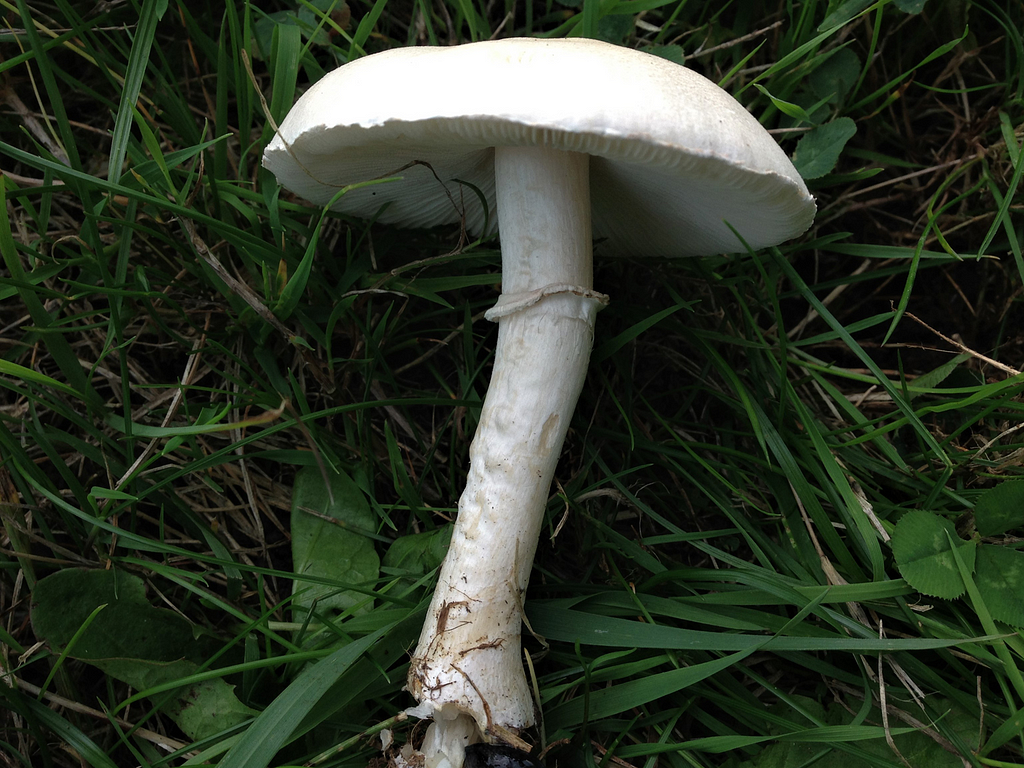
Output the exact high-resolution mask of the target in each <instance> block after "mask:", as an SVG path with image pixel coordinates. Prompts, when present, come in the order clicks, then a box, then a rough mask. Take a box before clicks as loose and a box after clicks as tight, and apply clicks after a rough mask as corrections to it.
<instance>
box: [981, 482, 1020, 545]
mask: <svg viewBox="0 0 1024 768" xmlns="http://www.w3.org/2000/svg"><path fill="white" fill-rule="evenodd" d="M974 524H975V526H976V527H977V529H978V533H980V534H981V535H982V536H998V535H999V534H1001V533H1006V532H1007V531H1012V530H1014V529H1016V528H1024V480H1006V481H1004V482H1002V483H1000V484H999V485H997V486H996V487H995V488H991V489H989V490H987V491H985V492H984V493H983V494H981V496H979V497H978V502H977V503H976V504H975V505H974Z"/></svg>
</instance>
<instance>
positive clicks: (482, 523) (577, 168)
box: [408, 147, 606, 766]
mask: <svg viewBox="0 0 1024 768" xmlns="http://www.w3.org/2000/svg"><path fill="white" fill-rule="evenodd" d="M588 163H589V157H587V156H586V155H582V154H576V153H570V152H562V151H558V150H549V149H543V148H533V147H530V148H525V147H524V148H516V147H513V148H498V149H496V150H495V177H496V184H497V204H498V221H499V226H500V228H501V247H502V291H503V293H502V296H501V298H500V299H499V301H498V303H497V304H496V305H495V307H494V308H492V309H491V310H490V312H489V313H488V318H489V319H493V320H497V322H498V323H499V329H498V346H497V350H496V353H495V361H494V370H493V372H492V374H491V382H490V386H489V388H488V392H487V396H486V398H485V400H484V404H483V409H482V411H481V414H480V422H479V425H478V426H477V431H476V434H475V436H474V438H473V443H472V446H471V447H470V469H469V476H468V480H467V484H466V489H465V491H464V492H463V494H462V497H461V498H460V500H459V514H458V519H457V521H456V524H455V530H454V532H453V534H452V542H451V547H450V549H449V551H448V555H447V557H446V558H445V561H444V563H443V565H442V566H441V572H440V574H439V577H438V584H437V588H436V591H435V592H434V597H433V600H432V602H431V604H430V609H429V610H428V612H427V619H426V622H425V623H424V626H423V630H422V632H421V634H420V639H419V644H418V645H417V647H416V651H415V653H414V654H413V658H412V663H411V665H410V668H409V678H408V687H409V690H410V691H412V693H413V695H414V696H415V697H416V699H417V700H418V701H419V702H420V707H419V708H418V709H419V711H420V712H421V713H422V714H425V715H426V714H429V715H431V716H433V717H434V720H435V723H434V726H432V728H433V729H434V730H433V731H432V733H431V735H430V737H429V739H428V741H430V746H429V748H428V747H427V745H425V752H426V751H427V750H428V749H429V751H433V752H435V753H443V754H444V755H446V756H447V759H448V760H449V762H450V763H451V764H452V765H454V766H459V765H461V763H462V754H461V750H462V749H463V748H464V746H465V744H466V743H467V742H469V741H471V740H475V738H477V737H476V735H469V736H467V735H466V732H467V728H466V721H465V718H466V716H468V717H471V718H472V719H473V721H475V724H476V727H477V728H478V729H479V731H480V732H481V733H482V734H490V735H491V737H492V738H494V737H497V738H499V739H500V738H501V737H502V735H503V734H508V733H511V734H514V733H516V732H517V731H518V730H519V729H521V728H525V727H528V726H530V725H532V724H534V722H535V721H536V719H535V713H534V703H533V699H532V696H531V695H530V690H529V686H528V685H527V681H526V675H525V673H524V670H523V663H522V658H521V651H520V630H521V623H522V605H523V600H524V596H525V592H526V586H527V583H528V581H529V577H530V570H531V568H532V565H533V556H534V553H535V551H536V548H537V539H538V536H539V533H540V528H541V525H542V523H543V518H544V508H545V505H546V502H547V498H548V493H549V490H550V486H551V480H552V478H553V476H554V472H555V466H556V465H557V463H558V456H559V454H560V453H561V449H562V443H563V441H564V439H565V435H566V432H567V430H568V428H569V423H570V420H571V417H572V413H573V411H574V410H575V408H576V401H577V399H578V398H579V394H580V391H581V389H582V387H583V381H584V378H585V377H586V371H587V364H588V363H589V360H590V349H591V345H592V343H593V337H594V320H595V316H596V314H597V311H598V309H600V307H601V305H602V304H603V303H605V302H606V298H605V297H603V296H601V295H600V294H596V293H595V292H594V291H593V288H592V286H593V268H592V259H591V247H592V246H591V234H590V191H589V166H588ZM427 759H428V763H427V764H428V766H429V765H431V755H430V754H429V753H428V754H427ZM434 764H443V763H438V762H436V761H435V762H434Z"/></svg>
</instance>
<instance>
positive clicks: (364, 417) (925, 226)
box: [0, 0, 1024, 768]
mask: <svg viewBox="0 0 1024 768" xmlns="http://www.w3.org/2000/svg"><path fill="white" fill-rule="evenodd" d="M3 9H4V10H3V12H4V15H5V21H6V24H5V27H4V31H3V32H0V45H2V46H3V60H2V62H0V70H2V72H3V81H2V90H3V97H4V104H5V106H6V109H5V110H4V112H3V115H2V117H0V120H2V121H3V129H2V132H0V140H2V143H0V158H2V159H0V168H2V171H3V178H2V183H3V193H4V205H3V206H2V207H0V255H2V257H3V261H4V272H3V276H2V279H0V297H2V300H3V301H2V304H0V310H2V328H3V333H2V334H0V340H2V343H3V347H2V357H0V383H2V385H3V392H4V394H3V399H2V401H0V414H2V416H0V522H2V525H3V538H2V541H0V565H2V580H0V606H2V614H0V618H2V623H0V643H2V649H3V658H2V661H0V663H2V666H3V670H2V676H0V679H2V681H3V685H0V697H2V706H3V711H4V716H3V720H2V729H0V741H2V742H3V746H2V747H0V754H2V756H3V759H4V761H5V764H9V765H33V766H35V765H42V766H50V765H53V766H65V765H90V766H121V765H146V766H164V765H186V764H218V765H222V766H228V767H229V766H243V765H244V766H247V767H256V766H261V765H285V764H309V763H311V764H316V765H325V766H333V765H338V766H341V765H353V766H354V765H365V764H367V762H368V761H370V760H371V759H373V758H374V757H375V756H377V755H379V754H380V752H379V741H377V740H375V738H372V736H371V735H372V734H374V733H376V732H378V731H379V730H381V729H382V728H384V727H385V726H386V727H389V728H391V729H394V730H395V733H396V737H397V738H398V741H399V742H401V741H403V740H405V739H406V738H416V737H417V735H418V731H417V729H416V727H415V726H414V725H413V724H412V723H410V722H407V721H406V722H403V721H402V720H401V717H400V714H399V713H400V712H401V711H402V709H404V708H405V707H406V706H408V705H409V704H411V701H409V699H408V698H407V696H406V695H405V694H404V693H403V692H402V690H401V688H402V684H403V682H404V669H405V663H406V661H407V653H408V650H409V649H410V647H411V645H412V644H413V643H414V641H415V638H416V636H417V634H418V629H419V623H420V621H421V620H422V615H423V610H424V608H425V604H424V601H425V599H426V597H427V596H428V595H429V590H430V588H431V586H432V582H431V579H432V577H433V573H434V569H435V568H436V565H437V563H438V562H439V559H440V557H441V553H443V551H444V547H445V536H446V531H447V527H446V525H447V521H448V520H450V518H451V517H452V515H453V514H454V507H455V503H456V499H457V494H458V492H459V489H461V487H462V486H463V484H464V483H463V478H464V475H465V471H466V451H467V448H468V444H469V440H470V438H471V437H472V434H473V429H474V426H475V420H476V414H477V412H478V408H479V403H480V401H481V399H482V396H483V393H484V392H485V391H486V387H487V377H488V371H489V366H490V363H491V360H490V350H492V349H493V345H494V335H495V331H494V328H493V327H492V326H490V325H489V324H487V323H485V322H484V321H483V319H482V313H483V311H484V309H485V308H486V307H488V306H489V305H490V303H491V302H492V301H493V299H494V295H495V293H494V291H493V284H494V283H495V282H496V281H497V277H496V276H497V273H498V264H499V255H498V251H497V244H496V242H494V241H485V242H479V243H472V244H467V243H465V242H463V241H462V240H460V233H459V232H458V231H457V229H454V230H436V231H430V232H416V231H401V230H395V229H390V228H387V227H382V226H378V225H374V224H372V223H369V222H365V221H358V220H352V219H348V218H346V217H344V216H341V215H337V214H333V213H329V214H327V215H323V214H322V212H321V211H319V210H314V209H311V208H309V207H307V206H306V205H305V204H303V203H302V202H301V201H298V200H295V199H293V198H291V197H290V196H289V195H287V194H286V193H283V192H282V191H281V190H280V189H279V188H278V186H277V185H276V183H275V182H274V180H273V178H272V177H270V176H269V175H268V174H267V173H266V172H265V171H263V170H262V169H261V168H260V165H259V158H260V154H261V152H262V149H263V147H264V146H265V144H266V143H267V141H269V138H270V136H271V135H272V133H273V129H272V127H271V125H272V122H271V121H272V120H280V119H281V118H282V117H283V116H284V114H286V113H287V111H288V109H289V107H290V106H291V104H292V102H293V100H294V98H295V96H296V93H297V92H299V91H301V90H302V89H304V88H306V87H307V86H308V85H309V84H310V83H311V82H313V81H315V80H316V79H318V78H319V77H320V76H321V75H322V74H323V73H324V72H325V71H328V70H330V69H332V68H334V67H336V66H338V65H341V64H343V63H345V62H347V61H349V60H351V59H353V58H356V57H359V56H361V55H364V54H367V53H372V52H374V51H377V50H382V49H385V48H390V47H394V46H399V45H416V44H440V45H446V44H451V43H456V42H466V41H470V40H480V39H487V38H489V37H492V36H511V35H534V36H565V35H579V34H582V35H587V36H593V37H600V38H603V39H606V40H609V41H611V42H615V43H619V44H625V45H631V46H636V47H641V48H644V49H651V50H655V51H656V52H658V53H660V54H661V55H664V56H667V57H670V58H674V59H675V60H677V61H679V62H681V63H685V64H686V65H687V66H689V67H692V68H694V69H696V70H697V71H700V72H701V73H702V74H705V75H707V76H708V77H710V78H711V79H713V80H715V81H717V82H720V83H721V84H723V86H724V87H725V88H726V89H727V90H729V91H730V92H731V93H733V94H734V95H736V96H737V98H739V99H740V100H741V101H743V103H744V104H745V105H746V106H747V107H748V108H749V109H750V110H751V111H752V112H753V113H754V114H755V115H757V116H758V117H759V119H760V120H761V121H762V122H763V123H764V124H765V126H766V127H768V128H769V129H771V130H772V131H773V132H775V134H776V136H777V138H778V139H779V140H780V142H782V144H783V146H784V147H785V148H786V149H787V151H789V152H790V153H791V154H792V155H793V156H794V158H795V160H796V161H797V163H798V165H799V167H800V168H801V170H802V172H803V173H804V175H805V177H806V178H808V181H809V184H810V185H811V187H812V189H813V191H814V193H815V195H816V196H817V199H818V205H819V214H818V218H817V221H816V223H815V226H814V228H813V230H812V231H811V232H809V233H808V234H807V235H806V236H805V237H804V238H802V239H801V240H800V241H797V242H793V243H789V244H787V245H785V246H783V247H782V248H781V249H772V250H771V251H769V252H766V253H763V254H760V255H759V256H758V257H757V258H753V257H724V256H723V257H716V258H708V259H703V260H690V261H684V262H669V261H661V262H643V263H639V264H624V263H618V262H610V263H609V262H605V263H603V264H600V263H599V264H598V267H597V269H598V273H597V275H596V283H595V284H596V285H597V286H598V287H599V288H600V286H602V285H614V286H616V292H615V297H614V298H615V301H614V302H613V304H612V305H611V306H610V307H609V308H608V309H607V310H606V311H605V312H603V313H602V317H601V322H600V323H599V327H598V338H597V341H596V344H595V352H594V358H593V365H592V366H591V371H590V374H589V379H588V385H587V387H586V388H585V390H584V395H583V398H582V400H581V402H580V405H579V407H578V409H577V413H576V416H575V420H574V427H573V429H572V430H571V432H570V436H569V439H568V441H567V448H566V452H565V455H564V456H563V458H562V461H561V464H560V466H559V470H558V483H557V485H556V487H555V488H554V489H553V495H552V498H551V500H550V503H549V507H548V514H549V520H548V525H547V528H546V533H547V535H546V537H545V538H544V539H543V540H542V542H541V547H540V550H539V553H538V560H537V565H536V567H535V571H534V575H533V579H532V582H531V588H530V595H529V602H528V607H527V611H528V615H529V617H530V620H531V626H532V629H533V632H534V633H535V635H531V636H530V637H528V638H526V641H525V645H526V646H527V649H528V651H529V653H530V657H531V662H532V669H533V670H534V673H535V675H536V680H537V688H538V691H539V696H540V702H541V706H542V711H543V714H544V729H543V732H539V733H537V734H534V735H533V736H534V737H535V738H536V740H538V741H543V744H544V746H546V747H548V751H547V754H546V761H547V764H548V765H549V766H575V765H633V766H644V767H645V768H653V766H654V765H656V764H657V765H667V766H731V767H732V768H740V767H741V766H742V767H743V768H748V767H750V768H764V767H765V766H775V765H794V766H795V765H811V764H814V765H819V766H829V765H838V764H840V762H841V763H842V764H843V765H844V766H847V767H848V766H852V765H857V766H860V765H864V766H868V765H870V766H898V765H908V764H909V765H912V766H944V765H950V766H953V765H957V766H959V765H963V764H965V763H966V764H970V765H973V766H1005V765H1016V764H1020V763H1021V762H1022V752H1024V736H1022V730H1024V716H1022V714H1021V711H1022V710H1021V707H1022V706H1024V678H1022V674H1021V669H1022V666H1024V665H1022V661H1021V659H1022V655H1024V643H1022V638H1021V634H1020V626H1021V622H1022V621H1024V619H1022V618H1021V610H1020V599H1019V597H1018V595H1019V594H1020V593H1021V588H1022V587H1024V581H1022V576H1021V573H1022V571H1021V567H1020V561H1019V558H1020V542H1021V538H1020V536H1021V532H1022V531H1024V519H1022V518H1024V512H1021V509H1022V506H1021V504H1020V496H1019V483H1020V476H1021V462H1020V456H1021V453H1022V451H1024V444H1022V442H1021V440H1022V437H1021V435H1022V432H1021V430H1020V424H1021V420H1022V410H1024V403H1022V397H1021V395H1022V385H1024V378H1022V376H1021V373H1020V371H1021V370H1022V368H1024V354H1022V340H1021V337H1020V331H1019V329H1020V328H1021V327H1022V324H1024V322H1022V321H1024V317H1022V303H1021V292H1022V287H1024V255H1022V251H1021V245H1020V242H1021V238H1022V235H1024V232H1022V217H1021V205H1020V199H1021V197H1020V191H1019V190H1020V179H1021V175H1022V168H1024V164H1022V162H1021V144H1022V141H1024V135H1022V132H1021V127H1020V126H1021V123H1022V114H1024V101H1022V95H1024V82H1022V78H1021V74H1020V73H1021V66H1022V62H1024V45H1022V38H1021V33H1020V30H1021V28H1022V26H1024V18H1021V16H1022V12H1021V9H1020V8H1019V7H1016V6H1011V5H1002V4H999V3H996V2H976V3H973V4H959V3H946V4H940V3H936V2H931V3H925V2H920V0H918V1H917V2H914V1H913V0H900V1H899V2H892V3H889V2H879V3H874V4H871V3H864V2H856V1H855V0H851V1H848V2H837V3H828V4H827V3H821V2H814V1H813V0H812V1H811V2H806V3H803V4H783V5H765V4H761V3H756V2H738V3H734V4H729V5H726V6H721V7H719V6H713V5H709V4H698V3H686V2H678V3H677V2H669V3H661V2H651V3H647V2H644V3H631V2H611V3H607V2H606V3H596V2H595V3H592V2H589V0H587V1H586V2H584V3H582V4H572V3H567V4H561V3H554V2H548V3H532V4H526V5H525V6H524V5H522V4H517V3H512V2H510V3H506V4H501V3H490V4H477V5H474V4H472V3H468V2H457V3H456V2H452V3H448V2H442V3H437V4H428V3H400V2H397V0H390V2H389V1H388V0H379V2H376V3H373V4H369V3H364V4H355V3H353V4H352V5H351V6H348V5H345V4H343V3H340V2H335V3H330V2H322V1H321V0H317V1H316V2H312V3H306V2H302V3H299V4H295V5H291V4H286V5H281V6H275V7H273V8H270V7H261V8H256V7H254V6H252V5H248V4H243V3H236V2H228V3H226V4H224V5H219V6H216V7H213V8H210V7H203V8H199V7H198V6H196V5H194V4H188V3H173V2H172V3H168V2H160V1H159V0H142V1H141V2H138V3H134V4H101V5H97V6H93V5H88V4H86V5H81V6H79V5H75V4H70V3H66V2H58V3H54V4H52V5H47V4H29V3H26V2H18V3H5V4H4V5H3ZM566 87H567V88H568V87H571V84H566ZM264 105H265V107H264ZM627 278H628V279H627ZM336 472H338V473H342V474H334V473H336ZM325 475H326V476H328V477H332V476H333V477H344V478H345V479H344V480H339V481H337V483H339V485H337V486H334V485H332V488H331V491H330V492H327V490H326V488H325V487H324V486H323V483H322V478H323V477H324V476H325ZM311 500H315V504H316V506H317V508H316V509H315V510H313V512H312V513H311V512H310V506H309V505H310V504H313V503H314V501H311ZM976 511H977V514H975V512H976ZM303 516H305V517H303ZM297 532H302V535H301V536H300V535H296V534H297ZM321 538H323V539H325V540H326V542H327V543H325V544H324V548H325V551H331V552H333V553H336V554H335V555H333V556H332V557H331V558H330V559H327V558H322V557H318V556H317V554H316V553H317V552H318V551H320V550H319V549H315V548H314V549H311V548H310V546H309V544H308V542H309V541H310V540H311V539H316V540H317V541H318V544H317V546H318V547H319V546H320V545H319V541H320V539H321ZM303 542H306V543H305V544H304V543H303ZM304 547H305V548H304ZM353 551H358V553H359V556H358V557H351V558H350V559H349V560H348V561H347V562H338V561H339V560H344V555H345V554H346V553H351V552H353Z"/></svg>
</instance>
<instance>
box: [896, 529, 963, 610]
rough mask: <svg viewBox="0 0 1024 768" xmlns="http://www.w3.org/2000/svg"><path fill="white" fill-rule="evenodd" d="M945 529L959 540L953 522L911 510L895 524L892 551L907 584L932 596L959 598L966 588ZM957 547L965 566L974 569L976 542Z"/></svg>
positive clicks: (947, 598)
mask: <svg viewBox="0 0 1024 768" xmlns="http://www.w3.org/2000/svg"><path fill="white" fill-rule="evenodd" d="M947 532H949V534H950V535H951V536H952V537H953V539H954V540H955V541H962V540H961V539H960V538H959V537H958V536H957V535H956V529H955V528H954V527H953V524H952V523H951V522H949V521H948V520H946V519H945V518H942V517H939V516H938V515H933V514H932V513H931V512H925V511H923V510H917V509H916V510H912V511H910V512H908V513H907V514H905V515H904V516H903V517H901V518H900V521H899V522H898V523H896V528H895V529H894V530H893V533H892V553H893V555H894V556H895V558H896V564H897V566H899V569H900V573H901V574H902V575H903V578H904V579H906V580H907V582H908V583H909V584H910V586H912V587H913V588H914V589H916V590H918V591H919V592H923V593H924V594H926V595H930V596H931V597H941V598H944V599H946V600H952V599H954V598H957V597H960V595H962V594H963V593H964V590H965V589H966V588H967V587H966V585H965V584H964V582H963V579H962V578H960V572H959V571H958V569H957V567H956V561H955V560H954V559H953V552H952V550H951V549H950V547H949V539H947V538H946V533H947ZM957 548H958V550H959V552H960V556H961V557H962V558H963V560H964V563H966V564H967V567H968V569H970V570H973V569H974V558H975V551H976V542H974V541H963V542H962V543H961V544H959V545H958V547H957Z"/></svg>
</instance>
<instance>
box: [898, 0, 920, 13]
mask: <svg viewBox="0 0 1024 768" xmlns="http://www.w3.org/2000/svg"><path fill="white" fill-rule="evenodd" d="M927 1H928V0H895V2H894V3H893V4H894V5H895V6H896V7H897V8H899V9H900V10H901V11H903V12H904V13H910V14H918V13H920V12H921V11H923V10H924V4H925V3H926V2H927Z"/></svg>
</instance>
